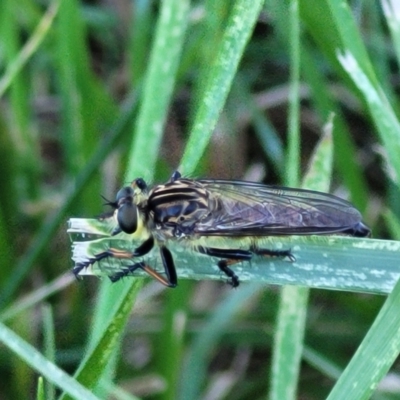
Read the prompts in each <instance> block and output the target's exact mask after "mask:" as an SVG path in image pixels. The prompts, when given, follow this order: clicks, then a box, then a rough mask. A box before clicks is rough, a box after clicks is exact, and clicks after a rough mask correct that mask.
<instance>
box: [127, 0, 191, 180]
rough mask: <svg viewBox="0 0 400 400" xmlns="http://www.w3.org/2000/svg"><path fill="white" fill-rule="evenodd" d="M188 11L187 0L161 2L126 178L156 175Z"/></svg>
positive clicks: (150, 177)
mask: <svg viewBox="0 0 400 400" xmlns="http://www.w3.org/2000/svg"><path fill="white" fill-rule="evenodd" d="M188 12H189V1H188V0H184V1H182V0H181V1H177V0H167V1H165V2H163V3H162V7H161V14H160V19H159V21H158V24H157V27H156V35H155V41H154V45H153V48H152V51H151V55H150V62H149V66H148V72H147V75H146V78H145V82H144V88H143V98H142V105H141V109H140V112H139V116H138V119H137V123H136V126H135V132H134V139H133V143H132V146H131V150H130V154H129V162H128V167H127V170H126V180H127V181H131V180H132V179H133V178H135V177H137V176H141V177H143V178H145V179H152V178H153V174H154V166H155V165H156V161H157V158H158V154H159V153H158V152H159V149H160V145H161V138H162V132H163V129H164V123H165V118H166V116H167V111H168V105H169V103H170V101H171V96H172V91H173V88H174V84H175V77H176V73H177V70H178V64H179V60H180V54H181V49H182V45H183V39H184V34H185V30H186V26H187V19H188ZM139 160H144V161H145V162H140V161H139Z"/></svg>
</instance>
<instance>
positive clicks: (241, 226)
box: [195, 180, 368, 236]
mask: <svg viewBox="0 0 400 400" xmlns="http://www.w3.org/2000/svg"><path fill="white" fill-rule="evenodd" d="M198 182H199V183H200V184H201V185H203V187H204V189H205V190H206V191H207V192H208V193H209V196H210V198H211V199H212V200H213V203H214V207H213V210H212V211H211V214H210V216H209V217H208V218H205V219H203V220H201V221H198V222H197V223H196V226H195V232H196V233H199V234H202V235H219V236H243V235H250V236H257V235H260V236H262V235H290V234H318V233H335V232H345V231H347V230H352V229H355V230H357V229H358V227H361V228H362V229H363V228H365V229H367V230H368V228H366V227H365V226H364V225H363V224H362V223H361V215H360V213H359V212H358V211H357V210H356V209H355V208H354V207H353V206H352V205H351V204H350V203H349V202H347V201H346V200H343V199H340V198H338V197H336V196H333V195H330V194H326V193H320V192H314V191H310V190H301V189H291V188H284V187H273V186H266V185H262V184H258V183H252V182H244V181H225V180H200V181H198ZM360 236H361V235H360ZM362 236H365V235H364V234H362Z"/></svg>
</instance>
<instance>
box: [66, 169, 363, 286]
mask: <svg viewBox="0 0 400 400" xmlns="http://www.w3.org/2000/svg"><path fill="white" fill-rule="evenodd" d="M108 204H109V205H110V206H112V207H113V208H114V217H115V219H116V222H117V223H118V226H117V228H116V229H115V230H114V232H113V235H115V234H118V233H120V232H125V233H128V234H131V235H132V238H135V239H140V240H142V241H143V242H142V244H141V245H140V246H139V247H137V248H136V249H133V250H132V251H126V250H119V249H115V248H110V249H109V250H107V251H105V252H102V253H100V254H97V255H95V256H94V257H92V258H90V259H88V260H86V261H84V262H80V263H78V264H77V265H76V266H75V268H74V273H75V274H76V275H78V274H79V272H80V271H81V270H82V269H84V268H86V267H88V266H89V265H91V264H94V263H95V262H98V261H100V260H102V259H104V258H108V257H115V258H119V259H132V265H130V266H127V267H124V268H122V269H121V271H119V272H117V273H116V274H114V275H112V276H110V279H111V280H112V281H113V282H115V281H117V280H119V279H120V278H122V277H123V276H127V275H129V274H131V273H133V272H134V271H135V270H138V269H142V270H144V271H145V272H147V273H148V274H149V275H151V276H152V277H154V278H155V279H157V280H158V281H160V282H161V283H162V284H164V285H166V286H169V287H175V286H176V285H177V283H178V277H177V273H176V270H175V264H174V259H173V256H172V254H171V252H170V250H169V249H168V244H169V243H171V242H175V243H179V244H180V245H182V246H186V247H188V248H190V249H192V250H194V251H197V252H200V253H203V254H206V255H208V256H211V257H216V258H220V259H221V260H220V261H219V262H218V264H217V265H218V267H219V269H220V270H221V271H222V272H223V273H225V274H226V275H227V276H228V278H229V283H230V284H231V285H232V286H233V287H236V286H238V285H239V278H238V276H237V275H236V274H235V273H234V272H233V270H232V269H231V268H230V266H231V265H233V264H235V263H238V262H241V261H246V260H247V261H249V260H251V258H252V257H253V256H254V255H257V256H269V257H286V258H288V259H289V260H291V261H294V260H295V258H294V256H293V255H292V253H291V251H290V250H289V249H288V250H272V249H265V248H262V247H261V246H260V244H262V239H263V238H265V237H267V236H279V235H314V234H343V235H351V236H358V237H366V236H370V230H369V228H368V227H367V226H365V225H364V224H363V223H362V221H361V214H360V213H359V212H358V211H357V210H356V209H355V208H354V207H353V206H352V205H351V204H350V203H349V202H347V201H345V200H342V199H340V198H338V197H335V196H333V195H330V194H326V193H320V192H315V191H311V190H301V189H290V188H283V187H274V186H266V185H263V184H259V183H253V182H245V181H231V180H211V179H200V180H194V179H186V178H182V177H181V175H180V173H179V172H175V173H174V174H173V175H172V176H171V178H170V180H169V181H168V182H167V183H165V184H164V185H156V186H154V187H152V188H149V187H148V186H147V185H146V183H145V181H144V180H143V179H141V178H138V179H135V180H134V181H133V182H132V183H131V185H130V186H126V187H124V188H122V189H121V190H120V191H119V192H118V193H117V196H116V199H115V201H114V202H108ZM154 245H156V246H158V248H159V250H160V255H161V260H162V263H163V267H164V271H165V276H164V275H162V274H160V273H158V272H157V271H155V270H154V269H153V268H151V267H150V266H148V265H147V264H146V263H145V262H144V261H140V262H135V258H137V257H141V256H144V255H145V254H147V253H149V252H150V250H152V248H153V247H154Z"/></svg>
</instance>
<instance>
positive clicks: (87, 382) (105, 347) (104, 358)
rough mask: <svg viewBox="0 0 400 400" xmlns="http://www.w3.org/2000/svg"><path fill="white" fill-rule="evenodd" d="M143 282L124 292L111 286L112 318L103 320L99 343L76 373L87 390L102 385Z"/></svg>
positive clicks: (136, 283) (138, 282) (93, 347)
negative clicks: (100, 383)
mask: <svg viewBox="0 0 400 400" xmlns="http://www.w3.org/2000/svg"><path fill="white" fill-rule="evenodd" d="M142 283H143V282H141V281H134V282H133V284H132V285H124V286H123V287H122V289H121V287H120V286H119V285H113V286H111V284H109V290H108V298H109V299H110V298H113V299H114V300H115V303H114V304H113V305H112V308H111V309H110V310H109V315H110V319H109V320H108V321H103V322H104V325H103V327H102V330H101V331H100V330H97V332H98V333H99V337H98V341H97V343H96V345H94V346H92V347H91V349H90V350H89V351H88V353H87V356H86V358H85V360H84V361H83V362H82V363H81V365H80V367H79V370H78V371H77V373H76V374H75V378H76V380H77V381H78V382H80V383H81V384H83V385H84V386H85V387H87V388H94V387H95V386H96V385H97V384H98V381H99V379H100V378H101V377H102V375H103V373H104V370H105V369H106V367H107V365H108V364H109V362H110V359H111V358H112V356H113V354H114V353H115V350H116V349H117V348H118V347H119V345H120V343H121V335H122V333H123V332H124V329H125V325H126V322H127V320H128V318H129V315H130V313H131V310H132V306H133V304H134V301H135V299H136V296H137V294H138V292H139V290H140V288H141V287H142ZM69 398H70V397H69V396H63V397H62V399H69Z"/></svg>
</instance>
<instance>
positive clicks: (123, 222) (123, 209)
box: [117, 200, 138, 233]
mask: <svg viewBox="0 0 400 400" xmlns="http://www.w3.org/2000/svg"><path fill="white" fill-rule="evenodd" d="M117 221H118V225H119V227H120V228H121V230H122V231H124V232H125V233H134V232H136V229H137V226H138V209H137V207H136V204H134V203H132V200H130V201H125V202H123V203H122V204H121V205H120V207H119V208H118V211H117Z"/></svg>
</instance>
